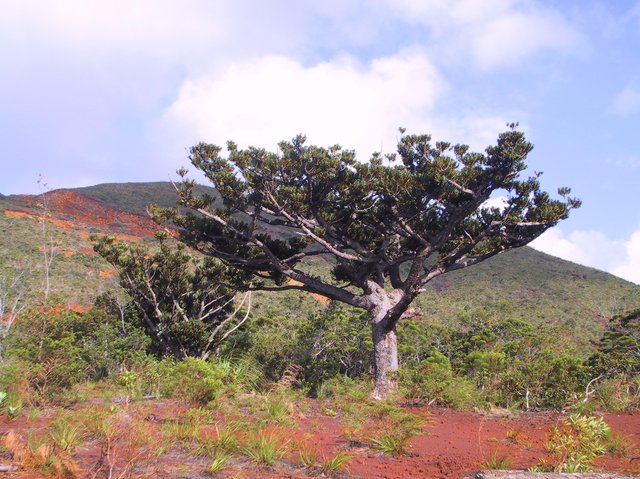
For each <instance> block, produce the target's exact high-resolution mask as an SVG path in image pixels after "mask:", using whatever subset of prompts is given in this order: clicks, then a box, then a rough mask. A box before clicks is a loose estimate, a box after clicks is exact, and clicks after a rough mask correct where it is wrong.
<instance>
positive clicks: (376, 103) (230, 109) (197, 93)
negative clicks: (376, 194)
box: [163, 51, 446, 158]
mask: <svg viewBox="0 0 640 479" xmlns="http://www.w3.org/2000/svg"><path fill="white" fill-rule="evenodd" d="M445 89H446V86H445V83H444V82H443V81H442V79H441V78H440V76H439V75H438V73H437V71H436V70H435V69H434V68H433V66H432V65H431V63H430V62H429V60H428V59H427V58H426V57H425V56H424V55H422V54H421V53H420V52H418V51H408V52H404V53H400V54H398V55H394V56H390V57H385V58H379V59H376V60H374V61H372V62H370V63H368V64H364V65H363V64H360V63H359V62H357V61H356V60H354V59H353V58H351V57H348V56H344V57H342V58H339V59H336V60H334V61H332V62H323V63H318V64H316V65H313V66H309V67H305V66H303V65H301V64H300V63H298V62H297V61H295V60H292V59H290V58H286V57H281V56H267V57H264V58H261V59H259V60H257V61H255V62H243V63H236V64H233V65H231V66H229V67H228V68H227V69H226V70H225V71H224V72H222V73H221V74H211V75H202V76H199V77H196V78H193V79H190V80H188V81H186V82H185V83H184V84H183V85H182V87H181V88H180V92H179V94H178V96H177V99H176V100H175V102H174V103H173V104H172V105H171V106H170V107H169V108H168V109H167V111H166V112H165V115H164V123H163V129H164V131H175V130H176V129H178V130H182V131H183V132H184V135H183V136H182V140H183V141H187V142H188V143H186V144H190V143H192V142H193V141H200V140H205V141H210V142H213V143H218V144H222V143H223V142H225V141H226V140H228V139H232V140H234V141H237V142H238V143H240V144H241V145H245V146H246V145H248V144H251V145H255V146H264V147H269V148H273V147H275V145H276V144H277V142H278V141H280V140H283V139H289V138H291V137H292V136H294V135H295V134H297V133H305V134H307V135H308V137H309V141H310V142H313V143H315V144H320V145H325V146H329V145H332V144H336V143H339V144H341V145H342V146H344V147H346V148H354V149H356V150H357V151H358V153H359V155H360V157H367V158H368V156H369V155H370V154H371V153H372V152H374V151H380V150H383V151H386V152H388V151H395V144H396V142H397V134H396V132H397V128H398V127H399V126H406V127H408V128H412V129H413V128H416V127H417V128H420V127H423V126H427V125H425V123H428V120H425V118H429V114H430V112H432V110H433V108H434V105H435V103H436V101H437V99H438V98H439V97H440V95H441V94H442V92H443V91H444V90H445ZM187 132H188V133H187ZM183 144H185V143H183Z"/></svg>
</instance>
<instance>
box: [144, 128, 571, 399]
mask: <svg viewBox="0 0 640 479" xmlns="http://www.w3.org/2000/svg"><path fill="white" fill-rule="evenodd" d="M515 127H516V125H509V129H508V131H506V132H504V133H502V134H500V136H499V137H498V141H497V144H496V145H495V146H490V147H488V148H487V149H486V150H485V152H484V153H473V152H470V151H469V148H468V147H467V146H465V145H455V146H453V145H451V144H450V143H445V142H437V143H433V142H432V140H431V137H430V136H429V135H405V134H404V130H401V133H402V134H403V136H402V138H401V139H400V141H399V144H398V153H397V155H395V154H394V155H387V156H384V157H383V156H381V155H379V154H374V155H373V157H372V158H371V160H370V161H369V162H368V163H363V162H358V161H356V158H355V153H354V152H353V151H351V150H345V149H342V148H341V147H339V146H333V147H330V148H321V147H317V146H308V145H306V144H305V137H304V136H298V137H296V138H294V139H293V140H292V141H291V142H282V143H280V144H279V151H278V152H277V153H274V152H269V151H266V150H264V149H260V148H248V149H240V148H238V146H237V145H236V144H234V143H233V142H229V143H228V144H227V150H228V154H227V155H223V153H222V149H221V148H220V147H218V146H214V145H210V144H204V143H201V144H198V145H196V146H194V147H193V148H192V149H191V155H190V160H191V162H192V164H193V165H194V166H195V167H196V168H198V169H199V170H201V171H202V172H203V173H204V174H205V175H206V177H207V178H208V179H209V180H210V181H211V182H212V183H213V186H214V187H215V188H216V189H217V191H218V192H219V194H220V196H221V197H222V202H223V203H222V205H220V204H219V202H217V201H216V200H215V198H214V197H212V196H207V195H197V194H196V193H195V192H194V187H195V182H193V181H191V180H187V179H186V178H185V177H186V174H187V171H186V170H185V169H182V170H180V171H179V172H178V173H179V174H180V175H181V177H182V179H183V182H182V184H181V186H180V188H179V193H180V205H181V206H180V207H179V208H176V209H173V210H156V212H155V217H156V219H157V220H159V221H170V222H172V224H173V225H174V226H175V227H177V228H178V229H179V230H180V232H181V239H182V241H184V242H185V243H187V244H188V245H190V246H192V247H194V248H195V249H197V250H198V251H200V252H202V253H204V254H205V255H207V256H212V257H216V258H219V259H220V260H222V261H223V262H224V263H226V264H227V265H229V266H230V267H233V268H236V269H237V270H239V271H242V272H243V273H245V274H250V275H253V276H254V277H255V278H256V281H254V282H253V283H252V286H251V288H252V289H262V290H268V291H272V290H284V289H297V290H300V291H306V292H312V293H317V294H321V295H324V296H326V297H327V298H330V299H332V300H335V301H340V302H343V303H346V304H349V305H351V306H355V307H358V308H363V309H365V310H367V311H368V312H369V314H370V321H371V326H372V329H373V340H374V359H375V381H376V383H375V391H374V393H373V397H376V398H383V397H385V396H387V395H388V393H389V392H391V391H393V390H394V389H395V388H396V384H397V383H396V374H395V373H396V371H397V369H398V354H397V339H396V333H395V329H396V324H397V323H398V321H399V320H400V319H401V318H402V317H403V316H406V315H408V314H411V311H410V310H409V306H410V305H411V302H412V301H413V300H414V298H415V297H416V296H417V295H418V294H420V292H421V291H423V288H424V287H425V285H426V284H427V283H428V282H429V281H431V280H432V279H434V278H436V277H437V276H440V275H442V274H445V273H447V272H449V271H454V270H458V269H461V268H466V267H468V266H472V265H474V264H477V263H480V262H481V261H484V260H486V259H488V258H490V257H492V256H494V255H496V254H498V253H501V252H503V251H507V250H509V249H512V248H517V247H519V246H523V245H525V244H527V243H528V242H530V241H531V240H533V239H534V238H536V237H537V236H539V235H540V234H541V233H543V232H544V231H545V230H546V229H548V228H550V227H551V226H554V225H555V224H556V223H558V221H560V220H562V219H564V218H566V217H567V215H568V213H569V211H570V210H571V209H572V208H577V207H578V206H579V205H580V202H579V201H578V200H576V199H574V198H571V197H569V196H568V195H569V193H570V190H569V189H568V188H560V189H559V190H558V193H559V199H552V198H551V197H550V196H549V194H548V193H546V192H544V191H542V190H541V187H540V183H539V178H538V177H539V173H536V174H534V175H533V176H531V177H525V178H523V177H522V175H523V171H524V170H525V168H526V165H525V159H526V157H527V155H528V154H529V153H530V152H531V150H532V148H533V146H532V145H531V143H529V142H527V141H526V139H525V136H524V134H523V133H521V132H519V131H517V130H516V129H515ZM493 193H496V194H500V195H502V196H504V197H505V198H506V199H505V203H504V207H501V208H496V207H491V206H489V205H488V204H487V203H486V202H487V200H488V199H489V198H490V197H491V195H492V194H493ZM184 207H186V208H184ZM317 256H324V257H329V258H331V259H332V262H333V264H334V267H333V271H332V273H333V275H332V277H331V278H323V277H320V276H318V275H317V274H315V273H314V270H313V267H312V266H313V262H310V261H309V258H311V257H317ZM310 266H311V268H310Z"/></svg>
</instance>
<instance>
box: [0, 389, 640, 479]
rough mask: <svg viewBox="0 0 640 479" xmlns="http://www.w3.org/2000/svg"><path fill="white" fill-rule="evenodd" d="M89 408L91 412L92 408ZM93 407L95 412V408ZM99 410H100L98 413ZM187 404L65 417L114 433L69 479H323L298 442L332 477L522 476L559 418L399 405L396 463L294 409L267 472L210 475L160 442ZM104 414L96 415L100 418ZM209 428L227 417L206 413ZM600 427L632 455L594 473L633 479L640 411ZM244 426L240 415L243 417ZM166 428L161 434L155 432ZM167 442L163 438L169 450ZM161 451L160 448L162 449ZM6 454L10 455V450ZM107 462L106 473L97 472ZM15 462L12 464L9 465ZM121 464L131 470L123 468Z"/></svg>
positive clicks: (26, 478) (86, 452)
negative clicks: (403, 419) (408, 420)
mask: <svg viewBox="0 0 640 479" xmlns="http://www.w3.org/2000/svg"><path fill="white" fill-rule="evenodd" d="M92 408H93V409H92ZM96 408H98V409H96ZM100 408H102V409H100ZM188 408H189V405H188V404H186V403H183V402H180V401H175V400H154V401H143V402H136V403H132V404H129V405H128V404H124V405H123V404H118V405H115V406H114V405H113V404H112V403H100V401H96V400H94V401H91V402H88V403H83V404H81V405H75V406H73V407H72V408H71V413H73V412H75V413H79V414H83V411H84V416H83V417H86V421H91V420H92V417H97V416H98V415H99V414H103V413H105V412H106V413H108V414H111V415H112V416H111V417H112V418H113V421H115V424H116V426H117V428H116V431H117V433H116V436H115V437H116V439H115V440H114V443H113V446H112V449H111V456H108V455H105V445H104V442H100V441H99V440H98V439H96V437H95V436H94V437H89V438H87V439H85V442H83V443H82V445H81V446H79V447H78V448H77V450H76V452H75V453H74V454H73V460H74V462H75V463H76V464H77V465H78V466H79V467H80V472H79V473H78V474H77V475H76V476H75V477H78V478H84V477H96V478H106V477H114V478H115V477H123V478H124V477H131V478H156V477H157V478H192V479H195V478H205V477H220V478H237V479H239V478H300V479H302V478H310V477H326V476H322V474H321V472H320V471H319V470H317V469H316V470H309V469H305V468H303V467H301V466H300V465H299V464H298V459H297V453H296V451H295V448H294V447H293V445H295V444H300V443H304V444H307V446H308V445H312V446H314V447H316V448H317V451H318V453H319V456H318V461H319V462H322V461H323V458H329V457H333V456H334V455H335V454H336V453H337V452H339V451H347V452H348V453H349V454H350V455H351V456H352V458H351V459H350V460H349V462H348V463H347V467H346V469H345V470H343V471H341V472H338V473H335V477H339V478H363V479H364V478H367V479H369V478H371V479H383V478H385V479H392V478H431V479H438V478H462V477H465V476H466V475H468V474H470V473H472V472H474V471H478V470H481V469H486V462H487V460H488V459H489V458H490V457H491V455H492V454H496V455H497V456H498V457H507V458H509V459H510V460H511V463H510V465H509V469H526V468H528V467H530V466H532V465H534V464H536V463H537V462H538V461H539V460H540V459H542V458H547V459H549V457H548V456H547V455H546V452H545V443H546V440H547V435H548V433H549V429H550V427H551V426H552V425H554V424H557V423H558V421H560V420H562V418H564V417H566V415H563V414H560V413H548V412H547V413H522V414H520V415H519V416H517V417H500V416H497V415H493V416H491V415H481V414H476V413H471V412H461V411H453V410H449V409H436V408H424V407H420V408H407V409H408V410H410V411H411V412H413V413H414V414H418V415H421V416H423V417H425V418H426V419H427V423H426V425H425V426H424V428H423V434H422V435H419V436H417V437H415V438H413V439H412V441H411V443H410V448H409V452H408V453H407V454H406V455H403V456H399V457H392V456H386V455H383V454H381V453H378V452H376V451H374V450H373V449H371V448H370V447H369V445H368V444H366V443H357V442H350V441H349V440H347V439H346V438H345V437H344V435H343V431H344V429H343V423H342V419H341V417H340V414H338V415H337V416H335V417H331V416H327V415H324V414H322V413H321V410H322V407H321V404H320V403H319V402H315V401H312V402H311V405H310V407H308V409H306V411H305V412H304V413H302V412H300V411H299V410H298V411H297V412H294V413H293V414H292V418H293V419H294V420H295V424H292V425H290V426H282V425H280V426H268V427H267V430H268V431H270V432H274V433H276V434H278V435H279V436H280V437H282V438H283V441H284V440H285V439H286V441H287V443H288V444H289V452H288V453H287V454H286V455H285V456H284V458H283V459H282V460H281V461H280V462H279V463H278V465H277V466H273V467H258V466H256V465H254V464H253V463H251V462H250V461H249V460H247V459H246V458H235V459H233V460H231V461H230V462H229V464H228V465H227V466H225V467H224V468H223V469H222V471H221V472H219V473H217V474H214V475H212V474H210V473H209V472H208V470H207V467H208V464H210V461H209V462H207V460H204V459H202V458H199V457H196V456H195V454H194V453H193V451H194V447H193V445H191V446H185V445H181V442H180V440H179V439H176V438H175V437H174V436H169V437H168V438H167V435H166V434H167V433H166V430H165V429H163V424H166V423H168V422H170V421H174V420H176V419H177V418H178V419H179V418H183V417H185V416H184V414H185V411H186V410H187V409H188ZM69 411H70V410H69V409H67V410H65V411H63V412H61V410H60V409H58V410H57V411H56V412H54V411H53V410H52V411H49V412H48V413H47V414H46V415H45V416H44V417H40V418H37V419H29V418H28V417H26V414H23V416H22V417H20V418H18V419H16V420H13V421H7V420H6V419H5V418H3V419H2V420H0V434H2V435H4V436H5V438H6V434H7V433H8V432H9V431H11V430H13V431H14V432H16V433H18V435H20V434H22V436H23V437H26V435H27V433H31V434H34V433H36V434H37V433H38V432H43V431H44V430H45V428H46V427H47V424H48V422H49V420H50V418H51V417H52V416H54V415H60V414H67V413H69ZM100 411H102V412H100ZM213 414H214V421H215V423H216V424H223V423H224V422H225V419H224V418H223V417H222V415H221V414H220V413H215V412H214V413H213ZM603 417H604V419H605V421H606V422H607V423H608V424H609V425H610V426H611V428H612V430H613V431H614V432H617V433H620V434H622V435H624V437H625V438H626V440H627V442H628V444H629V445H630V446H631V450H632V452H631V453H629V454H627V457H624V458H615V457H611V456H610V455H608V456H604V457H602V458H600V459H599V460H598V461H597V462H596V469H598V470H606V471H624V472H627V473H640V412H637V411H636V412H631V413H605V414H603ZM244 419H247V417H244ZM215 427H216V426H215V424H214V423H210V424H207V425H205V426H203V427H202V429H201V430H200V432H199V434H200V437H203V436H204V437H212V438H214V437H216V434H217V433H216V429H215ZM163 431H164V432H163ZM167 441H169V442H168V443H167ZM162 444H165V446H161V445H162ZM9 452H10V450H9ZM9 452H4V453H3V454H0V463H2V464H7V463H11V462H12V458H11V454H9ZM109 460H111V464H112V465H113V469H112V471H111V475H109V472H108V470H107V468H106V466H105V464H106V463H108V462H109ZM13 463H16V457H14V458H13ZM127 464H131V467H130V469H129V470H128V471H127ZM0 477H1V478H5V477H6V478H21V479H36V478H44V477H52V476H51V475H49V476H46V475H42V474H41V473H40V472H37V471H35V470H33V469H32V470H19V471H16V472H12V473H4V474H3V473H0Z"/></svg>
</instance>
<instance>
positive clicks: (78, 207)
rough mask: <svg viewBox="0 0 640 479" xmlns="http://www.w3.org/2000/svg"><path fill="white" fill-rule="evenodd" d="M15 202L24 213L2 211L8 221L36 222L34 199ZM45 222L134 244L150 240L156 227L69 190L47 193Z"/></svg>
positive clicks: (26, 198)
mask: <svg viewBox="0 0 640 479" xmlns="http://www.w3.org/2000/svg"><path fill="white" fill-rule="evenodd" d="M16 198H17V199H16V202H17V203H18V204H20V205H23V206H24V208H25V210H24V211H20V210H6V211H5V213H4V214H5V215H6V216H8V217H11V218H23V217H28V218H33V219H38V218H39V216H38V214H39V213H38V210H37V201H38V197H35V196H26V195H21V196H17V197H16ZM47 199H48V208H49V212H48V216H47V220H48V221H49V222H50V223H52V224H55V225H56V226H58V227H60V228H63V229H72V230H73V229H75V230H89V229H91V228H95V229H98V230H101V231H109V232H110V233H115V234H116V236H121V237H122V239H127V240H129V241H136V240H139V239H140V238H149V237H153V235H154V234H155V232H156V231H158V230H159V229H160V228H159V226H158V225H157V223H155V222H154V221H153V220H152V219H151V218H150V217H148V216H142V215H136V214H133V213H129V212H126V211H122V210H118V209H114V208H109V207H108V206H106V205H105V204H104V203H101V202H99V201H96V200H94V199H92V198H89V197H87V196H84V195H81V194H79V193H76V192H74V191H71V190H64V189H62V190H55V191H52V192H50V193H47Z"/></svg>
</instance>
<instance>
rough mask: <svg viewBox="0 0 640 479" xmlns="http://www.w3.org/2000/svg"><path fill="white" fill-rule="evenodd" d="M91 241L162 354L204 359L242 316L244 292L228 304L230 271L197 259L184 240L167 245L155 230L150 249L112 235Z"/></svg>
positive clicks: (212, 261) (232, 293) (209, 260)
mask: <svg viewBox="0 0 640 479" xmlns="http://www.w3.org/2000/svg"><path fill="white" fill-rule="evenodd" d="M93 240H94V241H95V242H94V249H95V251H96V252H97V253H98V254H100V256H102V257H103V258H104V259H106V260H107V261H108V262H109V263H111V264H112V265H113V266H114V267H115V268H116V270H117V271H118V274H119V276H120V285H121V286H122V287H123V288H124V289H125V290H126V292H127V293H128V294H129V296H131V300H132V301H133V303H134V304H135V305H136V308H137V310H138V311H139V312H140V314H141V315H142V319H143V321H144V326H145V328H146V329H147V332H148V333H149V335H150V336H151V337H152V338H153V339H154V340H155V341H156V342H157V344H158V346H159V349H160V350H161V351H162V353H163V354H169V355H171V356H174V357H176V358H185V357H196V358H200V359H207V358H208V357H209V356H210V354H211V353H212V352H215V351H216V350H217V348H218V347H219V345H220V343H221V342H222V341H224V340H225V339H226V338H227V337H228V336H229V335H230V334H231V333H232V332H233V331H235V330H237V329H238V328H239V327H240V326H241V325H242V324H243V323H244V322H245V321H246V320H247V318H248V316H249V308H250V302H251V298H250V296H249V294H250V293H247V294H246V295H245V296H244V299H243V300H242V302H241V303H240V305H239V306H238V307H237V308H236V307H235V306H234V296H235V290H234V289H233V288H231V287H230V286H229V284H231V279H232V278H231V275H230V274H229V271H228V269H227V268H226V267H225V266H224V265H223V264H222V263H220V262H219V261H218V260H216V259H214V258H203V259H198V258H196V257H194V256H193V255H192V254H190V253H188V252H187V251H186V248H185V245H184V244H178V245H177V246H176V247H171V246H170V245H169V244H167V242H166V241H165V240H166V235H165V234H164V233H160V234H158V240H159V248H158V249H157V250H156V251H153V252H151V251H149V249H148V248H146V247H145V246H143V245H139V244H127V243H122V242H118V241H116V240H115V238H114V237H113V236H104V237H101V238H96V237H94V238H93ZM245 303H248V304H247V311H246V314H245V315H244V316H242V317H240V316H239V312H240V309H241V308H242V307H243V306H244V305H245Z"/></svg>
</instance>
